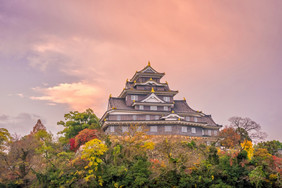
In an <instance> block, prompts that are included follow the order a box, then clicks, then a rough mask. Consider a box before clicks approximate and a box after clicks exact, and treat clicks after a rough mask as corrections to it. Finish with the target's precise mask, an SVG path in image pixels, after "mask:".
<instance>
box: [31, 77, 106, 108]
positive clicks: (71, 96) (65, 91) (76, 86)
mask: <svg viewBox="0 0 282 188" xmlns="http://www.w3.org/2000/svg"><path fill="white" fill-rule="evenodd" d="M33 90H34V91H35V92H38V93H40V94H42V95H41V96H32V97H30V99H32V100H40V101H48V103H47V104H48V105H55V104H56V103H57V104H67V105H69V107H70V108H71V109H72V110H79V111H81V110H85V109H86V108H89V107H95V106H100V105H101V104H102V103H104V101H103V102H101V99H102V98H103V96H104V93H103V90H102V89H101V88H100V87H99V86H95V85H93V84H89V83H86V82H84V81H81V82H76V83H61V84H58V85H56V86H53V87H47V88H40V87H37V88H33Z"/></svg>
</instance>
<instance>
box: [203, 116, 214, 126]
mask: <svg viewBox="0 0 282 188" xmlns="http://www.w3.org/2000/svg"><path fill="white" fill-rule="evenodd" d="M202 120H204V121H205V122H207V124H208V125H211V126H217V124H216V123H215V122H214V121H213V119H212V118H211V116H210V115H205V116H204V117H202Z"/></svg>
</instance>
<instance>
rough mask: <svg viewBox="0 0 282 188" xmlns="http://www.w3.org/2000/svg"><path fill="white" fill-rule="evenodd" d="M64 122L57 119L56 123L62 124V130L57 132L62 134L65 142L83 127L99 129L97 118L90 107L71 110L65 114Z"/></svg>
mask: <svg viewBox="0 0 282 188" xmlns="http://www.w3.org/2000/svg"><path fill="white" fill-rule="evenodd" d="M64 117H65V122H64V121H59V122H58V123H57V124H58V125H62V126H64V127H65V128H64V130H63V131H61V132H59V134H64V136H65V140H64V141H65V142H66V143H67V142H68V140H69V139H70V138H73V137H75V136H76V135H77V134H78V133H79V132H80V131H82V130H83V129H86V128H88V129H100V124H99V118H98V117H97V116H96V115H95V114H94V112H93V110H92V109H90V108H89V109H87V110H86V111H85V112H81V113H80V112H78V111H71V112H70V113H68V114H65V116H64Z"/></svg>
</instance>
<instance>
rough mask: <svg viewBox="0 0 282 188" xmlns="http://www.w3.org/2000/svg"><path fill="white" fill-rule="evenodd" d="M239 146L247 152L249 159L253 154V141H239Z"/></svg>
mask: <svg viewBox="0 0 282 188" xmlns="http://www.w3.org/2000/svg"><path fill="white" fill-rule="evenodd" d="M241 147H242V149H243V150H245V151H246V152H247V153H248V158H249V160H251V159H252V157H253V155H254V148H253V143H252V142H251V141H249V140H244V142H243V143H241Z"/></svg>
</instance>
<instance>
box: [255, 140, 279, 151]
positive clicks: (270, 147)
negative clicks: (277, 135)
mask: <svg viewBox="0 0 282 188" xmlns="http://www.w3.org/2000/svg"><path fill="white" fill-rule="evenodd" d="M257 147H258V148H264V149H267V151H268V152H269V153H270V154H271V155H276V154H277V152H278V149H280V148H282V143H281V142H279V141H278V140H272V141H266V142H260V143H258V144H257Z"/></svg>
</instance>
